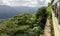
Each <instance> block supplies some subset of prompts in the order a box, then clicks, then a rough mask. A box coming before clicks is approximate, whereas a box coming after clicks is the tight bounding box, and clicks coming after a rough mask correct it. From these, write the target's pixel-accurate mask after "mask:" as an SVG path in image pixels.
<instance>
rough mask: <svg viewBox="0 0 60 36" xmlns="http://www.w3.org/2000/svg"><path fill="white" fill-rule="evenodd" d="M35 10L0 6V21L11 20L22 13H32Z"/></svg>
mask: <svg viewBox="0 0 60 36" xmlns="http://www.w3.org/2000/svg"><path fill="white" fill-rule="evenodd" d="M36 10H37V8H36V7H24V6H20V7H10V6H7V5H0V19H6V18H11V17H13V16H15V15H17V14H21V13H24V12H29V13H34V12H35V11H36Z"/></svg>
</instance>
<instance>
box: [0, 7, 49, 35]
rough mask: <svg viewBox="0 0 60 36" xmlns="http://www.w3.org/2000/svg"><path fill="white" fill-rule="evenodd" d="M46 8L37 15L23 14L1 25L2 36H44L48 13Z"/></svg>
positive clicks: (41, 9)
mask: <svg viewBox="0 0 60 36" xmlns="http://www.w3.org/2000/svg"><path fill="white" fill-rule="evenodd" d="M46 9H47V8H46V7H42V8H39V9H38V10H37V11H36V13H34V14H29V13H23V14H20V15H17V16H14V17H13V18H11V19H8V20H4V21H3V22H1V23H0V36H40V35H41V36H43V34H44V27H45V24H46V19H47V17H48V14H49V13H48V12H47V10H46Z"/></svg>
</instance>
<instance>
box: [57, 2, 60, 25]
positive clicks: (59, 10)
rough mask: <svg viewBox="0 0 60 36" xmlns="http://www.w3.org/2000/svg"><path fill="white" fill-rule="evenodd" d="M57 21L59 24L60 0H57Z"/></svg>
mask: <svg viewBox="0 0 60 36" xmlns="http://www.w3.org/2000/svg"><path fill="white" fill-rule="evenodd" d="M57 12H58V23H59V24H60V2H57Z"/></svg>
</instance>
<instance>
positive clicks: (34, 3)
mask: <svg viewBox="0 0 60 36" xmlns="http://www.w3.org/2000/svg"><path fill="white" fill-rule="evenodd" d="M48 2H50V0H0V5H8V6H12V7H14V6H16V7H18V6H28V7H38V6H47V4H48Z"/></svg>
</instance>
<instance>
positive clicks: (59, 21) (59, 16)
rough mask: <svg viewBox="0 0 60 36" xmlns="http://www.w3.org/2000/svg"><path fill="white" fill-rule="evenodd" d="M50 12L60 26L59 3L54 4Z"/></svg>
mask: <svg viewBox="0 0 60 36" xmlns="http://www.w3.org/2000/svg"><path fill="white" fill-rule="evenodd" d="M52 10H53V12H54V13H55V16H56V17H57V19H58V23H59V24H60V1H58V2H56V3H55V4H53V5H52Z"/></svg>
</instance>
